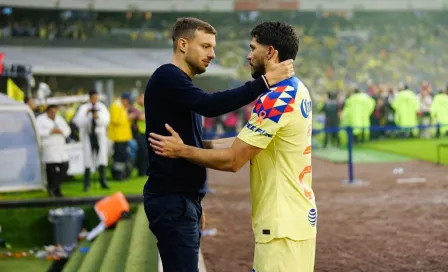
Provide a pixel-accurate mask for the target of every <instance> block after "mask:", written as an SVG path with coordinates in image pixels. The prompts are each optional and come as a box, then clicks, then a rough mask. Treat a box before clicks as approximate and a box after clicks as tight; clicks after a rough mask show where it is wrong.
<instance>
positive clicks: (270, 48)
mask: <svg viewBox="0 0 448 272" xmlns="http://www.w3.org/2000/svg"><path fill="white" fill-rule="evenodd" d="M274 52H275V49H274V47H273V46H272V45H270V46H268V47H267V49H266V53H267V59H268V60H271V58H272V57H273V56H274Z"/></svg>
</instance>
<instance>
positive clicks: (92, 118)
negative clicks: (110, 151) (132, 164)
mask: <svg viewBox="0 0 448 272" xmlns="http://www.w3.org/2000/svg"><path fill="white" fill-rule="evenodd" d="M89 100H90V101H89V102H87V103H86V104H83V105H81V106H80V107H79V110H78V112H77V113H76V116H75V117H74V118H73V122H74V123H75V124H76V125H77V126H78V127H79V134H80V138H81V142H82V145H83V154H84V165H85V171H84V191H85V192H87V191H88V190H89V188H90V174H91V169H92V168H96V167H98V171H99V174H100V184H101V187H102V188H103V189H109V186H108V185H107V181H106V166H107V160H108V155H107V126H108V125H109V122H110V114H109V110H108V109H107V107H106V106H105V105H104V104H103V103H101V102H100V101H98V100H99V97H98V92H97V91H96V90H92V91H90V92H89Z"/></svg>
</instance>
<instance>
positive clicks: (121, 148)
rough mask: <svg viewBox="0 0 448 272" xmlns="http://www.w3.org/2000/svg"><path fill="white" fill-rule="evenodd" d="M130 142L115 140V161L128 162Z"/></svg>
mask: <svg viewBox="0 0 448 272" xmlns="http://www.w3.org/2000/svg"><path fill="white" fill-rule="evenodd" d="M128 145H129V143H128V142H115V143H114V155H113V157H112V158H113V160H114V162H127V161H128V160H129V153H128Z"/></svg>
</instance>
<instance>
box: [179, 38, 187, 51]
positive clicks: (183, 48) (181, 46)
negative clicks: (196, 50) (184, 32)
mask: <svg viewBox="0 0 448 272" xmlns="http://www.w3.org/2000/svg"><path fill="white" fill-rule="evenodd" d="M177 47H178V48H179V50H180V51H181V52H182V53H185V52H187V47H188V41H187V40H186V39H184V38H179V40H177Z"/></svg>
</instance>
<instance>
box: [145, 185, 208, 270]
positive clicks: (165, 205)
mask: <svg viewBox="0 0 448 272" xmlns="http://www.w3.org/2000/svg"><path fill="white" fill-rule="evenodd" d="M144 205H145V212H146V216H147V217H148V221H149V228H150V229H151V231H152V233H153V234H154V236H155V237H156V238H157V247H158V249H159V254H160V258H161V260H162V264H163V271H164V272H197V271H198V261H199V246H200V239H201V231H200V221H201V216H202V206H201V202H200V200H199V199H198V198H193V197H188V196H183V195H154V194H148V193H145V195H144Z"/></svg>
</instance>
